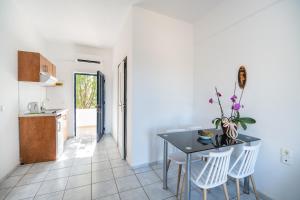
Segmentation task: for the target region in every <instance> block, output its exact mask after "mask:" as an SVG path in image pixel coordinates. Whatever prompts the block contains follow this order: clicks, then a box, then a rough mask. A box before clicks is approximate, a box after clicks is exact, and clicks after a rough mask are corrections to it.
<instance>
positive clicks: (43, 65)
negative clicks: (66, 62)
mask: <svg viewBox="0 0 300 200" xmlns="http://www.w3.org/2000/svg"><path fill="white" fill-rule="evenodd" d="M40 73H46V74H49V75H51V76H54V77H56V66H55V65H54V64H52V63H51V62H50V61H49V60H47V58H45V57H44V56H42V55H41V54H40V53H35V52H27V51H18V80H19V81H30V82H40Z"/></svg>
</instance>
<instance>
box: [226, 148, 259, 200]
mask: <svg viewBox="0 0 300 200" xmlns="http://www.w3.org/2000/svg"><path fill="white" fill-rule="evenodd" d="M259 147H260V143H258V144H257V145H254V146H243V149H242V151H241V153H240V154H239V156H238V157H237V159H236V160H235V161H234V162H233V164H232V165H231V167H230V170H229V173H228V175H229V176H230V177H232V178H235V180H236V191H237V199H238V200H240V183H239V179H242V178H245V177H248V176H249V177H250V181H251V183H252V186H253V191H254V193H255V197H256V199H257V200H258V199H259V198H258V194H257V191H256V187H255V182H254V178H253V176H252V174H253V173H254V167H255V163H256V159H257V155H258V152H259Z"/></svg>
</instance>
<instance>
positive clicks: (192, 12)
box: [136, 0, 224, 23]
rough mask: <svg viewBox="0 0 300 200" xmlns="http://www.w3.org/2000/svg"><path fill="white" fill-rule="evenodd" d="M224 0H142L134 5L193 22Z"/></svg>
mask: <svg viewBox="0 0 300 200" xmlns="http://www.w3.org/2000/svg"><path fill="white" fill-rule="evenodd" d="M223 1H224V0H144V1H141V2H139V3H137V4H136V5H137V6H139V7H142V8H145V9H147V10H152V11H154V12H158V13H162V14H164V15H167V16H169V17H172V18H176V19H181V20H184V21H187V22H190V23H194V22H196V21H197V20H199V19H201V18H202V17H203V16H204V15H206V14H208V13H209V11H211V10H212V9H213V8H215V7H216V6H217V5H218V4H219V3H221V2H223Z"/></svg>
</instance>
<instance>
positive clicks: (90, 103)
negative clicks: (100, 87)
mask: <svg viewBox="0 0 300 200" xmlns="http://www.w3.org/2000/svg"><path fill="white" fill-rule="evenodd" d="M96 90H97V77H96V76H91V75H79V74H77V75H76V108H77V109H92V108H96V105H97V96H96V95H97V92H96Z"/></svg>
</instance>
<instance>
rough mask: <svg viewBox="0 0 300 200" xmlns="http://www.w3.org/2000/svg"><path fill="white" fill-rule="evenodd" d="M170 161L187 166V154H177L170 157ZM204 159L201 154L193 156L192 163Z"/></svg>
mask: <svg viewBox="0 0 300 200" xmlns="http://www.w3.org/2000/svg"><path fill="white" fill-rule="evenodd" d="M169 159H170V160H172V161H174V162H175V163H177V164H185V159H186V154H185V153H182V152H175V153H171V154H170V155H169ZM201 159H202V156H201V154H197V155H192V162H194V161H199V160H201Z"/></svg>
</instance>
